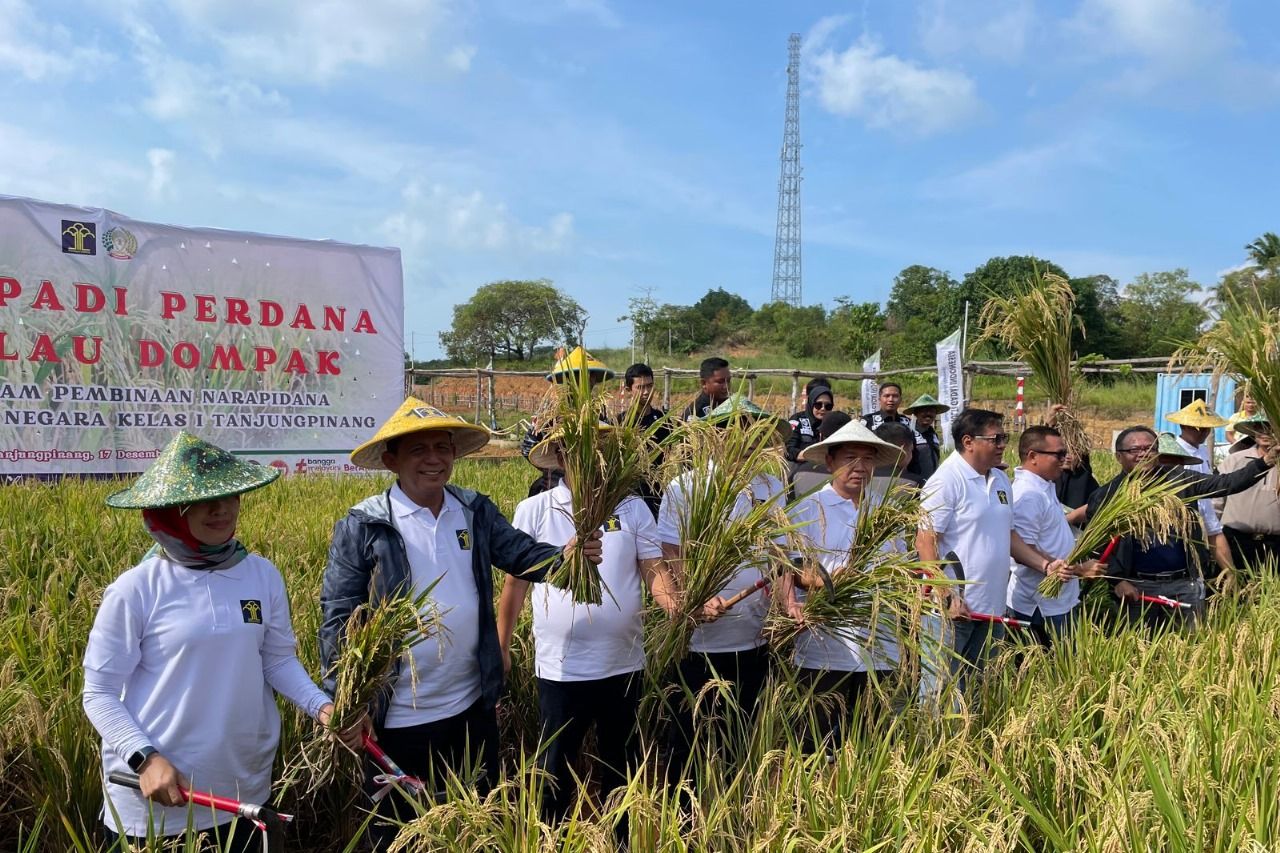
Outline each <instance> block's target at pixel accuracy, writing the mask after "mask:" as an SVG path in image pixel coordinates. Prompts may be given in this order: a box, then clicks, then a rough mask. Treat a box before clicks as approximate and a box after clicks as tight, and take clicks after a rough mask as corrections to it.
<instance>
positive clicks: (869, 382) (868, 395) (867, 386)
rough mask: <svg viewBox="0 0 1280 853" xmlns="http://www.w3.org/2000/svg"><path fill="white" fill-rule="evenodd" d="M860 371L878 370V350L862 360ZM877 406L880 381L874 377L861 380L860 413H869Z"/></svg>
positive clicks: (876, 371) (877, 371) (878, 403)
mask: <svg viewBox="0 0 1280 853" xmlns="http://www.w3.org/2000/svg"><path fill="white" fill-rule="evenodd" d="M862 372H863V373H879V372H880V350H876V351H875V352H874V353H872V354H871V355H869V356H867V358H866V360H865V361H863V362H862ZM878 408H880V383H879V382H877V381H876V380H874V379H864V380H862V414H864V415H869V414H871V413H872V412H874V411H875V410H876V409H878Z"/></svg>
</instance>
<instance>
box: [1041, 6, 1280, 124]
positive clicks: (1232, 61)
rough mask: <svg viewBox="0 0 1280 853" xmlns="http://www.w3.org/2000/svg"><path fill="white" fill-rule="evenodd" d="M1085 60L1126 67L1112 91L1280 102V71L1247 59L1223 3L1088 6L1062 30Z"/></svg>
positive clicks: (1113, 76)
mask: <svg viewBox="0 0 1280 853" xmlns="http://www.w3.org/2000/svg"><path fill="white" fill-rule="evenodd" d="M1062 30H1063V33H1064V34H1065V35H1066V36H1067V38H1068V40H1069V41H1070V44H1071V49H1072V50H1073V51H1074V52H1076V53H1077V55H1078V56H1080V57H1083V58H1085V59H1093V60H1095V61H1097V60H1110V61H1115V62H1118V63H1120V65H1119V68H1118V69H1116V70H1115V71H1113V72H1112V73H1111V75H1110V78H1109V79H1108V81H1107V84H1106V88H1107V89H1110V90H1112V91H1117V92H1120V93H1122V94H1126V95H1130V96H1143V95H1148V94H1151V93H1153V92H1156V91H1157V90H1159V91H1163V92H1165V93H1167V94H1170V95H1172V96H1175V97H1178V98H1180V99H1187V98H1192V99H1194V98H1197V97H1205V96H1208V97H1214V98H1220V99H1223V100H1227V101H1231V102H1238V103H1248V102H1253V101H1259V100H1270V99H1273V98H1275V97H1277V96H1280V70H1278V69H1276V68H1275V67H1267V66H1264V65H1261V64H1258V63H1256V62H1253V61H1250V60H1248V59H1245V58H1242V57H1241V53H1242V50H1241V46H1242V41H1241V39H1240V37H1239V35H1238V34H1237V33H1235V32H1234V31H1233V30H1232V29H1231V26H1230V23H1229V21H1228V20H1227V15H1226V8H1225V6H1224V5H1223V4H1218V3H1208V2H1200V0H1082V2H1081V4H1080V7H1079V9H1078V10H1077V12H1076V14H1075V15H1073V16H1072V17H1070V18H1068V19H1067V20H1065V21H1064V22H1063V24H1062Z"/></svg>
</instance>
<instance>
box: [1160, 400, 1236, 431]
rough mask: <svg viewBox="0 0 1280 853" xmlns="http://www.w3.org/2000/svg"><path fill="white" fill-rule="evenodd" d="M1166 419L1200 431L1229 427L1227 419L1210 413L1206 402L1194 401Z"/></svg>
mask: <svg viewBox="0 0 1280 853" xmlns="http://www.w3.org/2000/svg"><path fill="white" fill-rule="evenodd" d="M1165 417H1166V420H1168V421H1169V422H1170V423H1175V424H1178V425H1179V426H1189V427H1196V428H1198V429H1217V428H1218V427H1220V426H1226V425H1227V419H1226V418H1223V417H1219V416H1218V415H1217V414H1215V413H1214V412H1211V411H1209V404H1208V403H1206V402H1205V401H1204V400H1192V401H1191V402H1190V403H1188V404H1187V405H1185V406H1183V407H1182V408H1181V409H1179V410H1178V411H1176V412H1174V413H1173V414H1172V415H1166V416H1165Z"/></svg>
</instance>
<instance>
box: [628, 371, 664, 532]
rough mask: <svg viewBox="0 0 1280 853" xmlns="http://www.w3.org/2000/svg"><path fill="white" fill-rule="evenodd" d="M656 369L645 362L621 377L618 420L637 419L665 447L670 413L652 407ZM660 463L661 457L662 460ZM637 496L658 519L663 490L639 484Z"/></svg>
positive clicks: (646, 482) (654, 486)
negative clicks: (620, 404)
mask: <svg viewBox="0 0 1280 853" xmlns="http://www.w3.org/2000/svg"><path fill="white" fill-rule="evenodd" d="M653 391H654V382H653V368H651V367H650V366H649V365H647V364H644V363H643V362H640V363H636V364H633V365H631V366H630V367H628V368H627V371H626V373H624V374H623V376H622V395H621V397H622V401H623V408H622V411H620V412H619V413H618V420H619V421H621V420H623V419H625V418H634V419H635V420H634V422H635V425H636V426H638V427H640V428H641V429H645V430H648V429H650V428H652V430H653V440H654V441H656V442H657V443H658V444H660V445H661V444H665V443H666V441H667V439H668V438H670V437H671V427H670V425H669V424H668V422H667V413H666V412H664V411H663V410H662V409H659V408H658V407H657V406H655V405H653ZM658 461H659V462H660V461H661V457H659V460H658ZM636 493H637V494H638V495H640V497H641V499H643V500H644V502H645V505H646V506H648V507H649V511H650V512H652V513H653V517H654V518H655V519H656V518H657V517H658V507H659V506H661V504H662V489H661V487H660V486H659V485H658V484H656V483H651V482H649V481H648V480H644V481H641V482H640V483H639V484H637V485H636Z"/></svg>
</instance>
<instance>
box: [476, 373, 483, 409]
mask: <svg viewBox="0 0 1280 853" xmlns="http://www.w3.org/2000/svg"><path fill="white" fill-rule="evenodd" d="M483 384H484V373H483V372H482V371H481V370H480V368H478V367H477V368H476V423H480V394H481V389H482V387H483Z"/></svg>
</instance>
